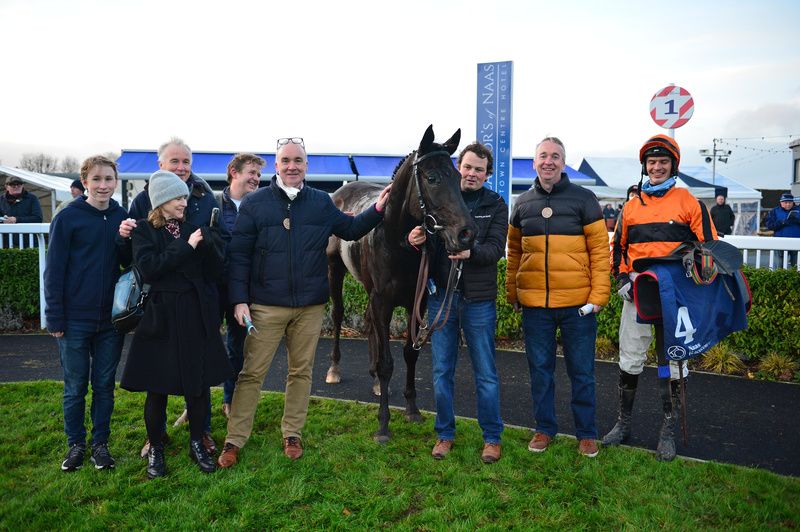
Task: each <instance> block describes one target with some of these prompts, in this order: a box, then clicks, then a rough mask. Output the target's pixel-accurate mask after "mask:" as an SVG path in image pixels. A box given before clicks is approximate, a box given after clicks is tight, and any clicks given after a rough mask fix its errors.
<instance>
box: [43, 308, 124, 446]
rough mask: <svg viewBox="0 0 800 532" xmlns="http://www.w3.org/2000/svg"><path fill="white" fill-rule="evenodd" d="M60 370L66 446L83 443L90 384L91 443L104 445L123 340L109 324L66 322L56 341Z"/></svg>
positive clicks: (107, 434) (78, 321) (108, 432)
mask: <svg viewBox="0 0 800 532" xmlns="http://www.w3.org/2000/svg"><path fill="white" fill-rule="evenodd" d="M57 340H58V352H59V355H60V357H61V367H62V368H63V369H64V432H66V434H67V443H68V444H69V445H74V444H76V443H85V442H86V427H85V426H84V417H85V413H86V393H87V392H88V386H89V382H90V381H91V383H92V406H91V409H90V412H91V416H92V444H99V443H108V436H109V434H110V433H111V413H112V412H113V411H114V377H115V375H116V373H117V364H119V358H120V355H121V354H122V340H123V337H122V335H120V334H117V332H116V331H115V330H114V328H113V326H112V325H111V322H110V321H109V322H105V323H98V322H94V321H85V320H67V326H66V330H65V331H64V336H62V337H61V338H57Z"/></svg>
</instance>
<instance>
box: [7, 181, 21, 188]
mask: <svg viewBox="0 0 800 532" xmlns="http://www.w3.org/2000/svg"><path fill="white" fill-rule="evenodd" d="M6 186H9V187H21V186H22V181H14V182H13V183H6Z"/></svg>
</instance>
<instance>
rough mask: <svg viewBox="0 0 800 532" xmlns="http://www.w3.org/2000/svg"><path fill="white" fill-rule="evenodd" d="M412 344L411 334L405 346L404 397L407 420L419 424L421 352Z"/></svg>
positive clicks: (420, 415) (420, 416)
mask: <svg viewBox="0 0 800 532" xmlns="http://www.w3.org/2000/svg"><path fill="white" fill-rule="evenodd" d="M409 318H410V317H409ZM409 323H410V321H409ZM409 332H410V331H409ZM412 344H413V342H412V341H411V335H410V334H409V335H408V338H407V339H406V344H405V346H403V358H404V359H405V361H406V390H405V392H404V393H403V395H404V396H405V398H406V413H405V416H406V420H408V421H412V422H415V423H418V422H421V421H422V420H423V417H422V414H421V413H420V411H419V408H417V386H416V382H415V376H416V372H417V371H416V370H417V359H418V358H419V351H418V350H416V349H414V347H413V345H412Z"/></svg>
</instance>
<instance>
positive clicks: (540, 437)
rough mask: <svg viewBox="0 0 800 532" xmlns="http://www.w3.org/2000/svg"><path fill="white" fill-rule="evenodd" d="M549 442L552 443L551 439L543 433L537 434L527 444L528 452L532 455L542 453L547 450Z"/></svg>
mask: <svg viewBox="0 0 800 532" xmlns="http://www.w3.org/2000/svg"><path fill="white" fill-rule="evenodd" d="M551 441H553V438H551V437H550V436H548V435H547V434H545V433H544V432H537V433H536V434H534V435H533V439H532V440H531V442H530V443H529V444H528V450H529V451H531V452H534V453H543V452H545V451H546V450H547V446H548V445H550V442H551Z"/></svg>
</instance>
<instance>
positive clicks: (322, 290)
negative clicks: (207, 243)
mask: <svg viewBox="0 0 800 532" xmlns="http://www.w3.org/2000/svg"><path fill="white" fill-rule="evenodd" d="M307 170H308V156H307V155H306V150H305V145H304V144H303V139H302V138H299V137H292V138H284V139H279V140H278V145H277V153H276V154H275V171H276V173H275V175H274V176H273V177H272V182H271V183H270V185H269V186H268V187H264V188H260V189H258V190H257V191H255V192H252V193H250V194H248V195H247V196H246V197H245V198H244V200H243V201H242V203H241V205H240V207H239V215H238V217H237V218H236V223H235V225H234V230H233V239H232V240H231V243H230V245H229V248H228V258H229V278H228V286H229V295H230V300H229V302H230V303H231V304H232V305H234V316H235V317H236V320H237V321H238V322H239V324H240V325H241V326H242V327H247V328H248V329H250V328H251V327H252V329H250V330H251V331H252V334H250V335H249V336H248V337H247V339H246V340H245V344H244V366H243V367H242V371H241V372H240V373H239V378H238V381H237V383H236V389H235V391H234V393H233V402H232V403H231V412H230V418H229V419H228V435H227V437H226V438H225V446H224V448H223V450H222V454H221V455H220V457H219V465H220V466H221V467H230V466H232V465H234V464H235V463H236V462H237V460H238V453H239V449H241V448H242V447H243V446H244V444H245V443H247V440H248V439H249V438H250V434H251V432H252V429H253V418H254V417H255V413H256V406H257V405H258V400H259V398H260V397H261V386H262V384H263V383H264V377H266V375H267V371H269V367H270V364H271V363H272V357H273V356H274V355H275V351H276V350H277V348H278V344H279V343H280V341H281V339H282V338H284V337H285V338H286V351H287V356H288V362H289V364H288V365H289V371H288V375H287V378H286V397H285V404H284V409H283V419H282V420H281V433H282V435H283V451H284V454H285V455H286V456H287V457H288V458H290V459H292V460H296V459H298V458H300V457H301V456H302V455H303V446H302V444H301V441H300V438H301V436H302V430H303V426H304V425H305V422H306V415H307V413H308V398H309V394H310V392H311V370H312V368H313V365H314V354H315V353H316V350H317V342H318V340H319V334H320V330H321V329H322V318H323V316H324V313H325V303H326V302H327V301H328V296H329V289H328V275H327V270H328V260H327V256H326V255H325V248H326V246H327V244H328V237H330V236H331V235H332V234H333V235H336V236H338V237H340V238H342V239H345V240H357V239H359V238H361V237H362V236H364V235H366V234H367V233H368V232H369V231H370V230H371V229H372V228H373V227H375V226H376V225H378V223H380V221H381V220H382V219H383V208H384V205H385V204H386V200H387V199H388V197H389V190H390V188H391V185H390V186H388V187H386V188H385V189H384V190H383V191H382V192H381V195H380V196H379V198H378V201H377V202H376V203H375V204H374V205H373V206H371V207H369V208H367V209H366V210H365V211H364V212H362V213H361V214H359V215H358V216H355V217H353V216H348V215H346V214H344V213H343V212H341V211H340V210H339V209H337V208H336V206H335V205H334V204H333V201H332V200H331V198H330V196H329V195H328V194H327V193H326V192H323V191H321V190H317V189H314V188H312V187H310V186H308V185H306V183H305V177H306V171H307Z"/></svg>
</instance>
